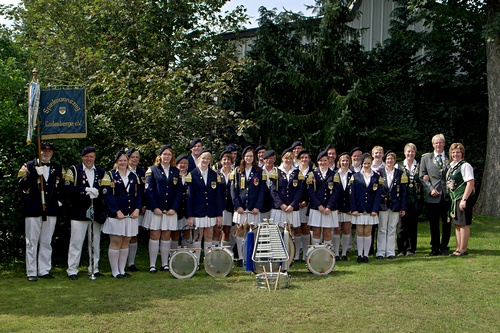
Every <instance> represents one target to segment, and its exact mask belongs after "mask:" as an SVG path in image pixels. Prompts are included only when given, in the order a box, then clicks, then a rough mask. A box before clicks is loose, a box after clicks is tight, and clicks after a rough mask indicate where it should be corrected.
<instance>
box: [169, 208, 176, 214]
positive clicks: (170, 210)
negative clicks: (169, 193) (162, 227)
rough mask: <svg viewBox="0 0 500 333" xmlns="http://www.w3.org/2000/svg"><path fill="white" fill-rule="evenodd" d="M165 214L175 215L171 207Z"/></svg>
mask: <svg viewBox="0 0 500 333" xmlns="http://www.w3.org/2000/svg"><path fill="white" fill-rule="evenodd" d="M167 215H175V210H173V209H169V210H168V211H167Z"/></svg>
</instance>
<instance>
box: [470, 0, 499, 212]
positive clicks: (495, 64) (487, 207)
mask: <svg viewBox="0 0 500 333" xmlns="http://www.w3.org/2000/svg"><path fill="white" fill-rule="evenodd" d="M487 15H488V23H489V26H490V27H491V23H493V22H494V19H495V17H498V16H499V15H500V0H489V1H488V3H487ZM490 29H492V30H490V33H489V34H487V37H486V52H487V76H488V106H489V113H488V114H489V116H488V138H487V147H486V162H485V165H484V174H483V181H482V184H481V191H480V194H479V198H478V200H477V203H476V207H475V209H474V212H475V213H476V214H480V215H488V216H497V217H500V153H499V149H500V44H499V42H500V34H499V31H498V30H495V28H494V27H493V28H490Z"/></svg>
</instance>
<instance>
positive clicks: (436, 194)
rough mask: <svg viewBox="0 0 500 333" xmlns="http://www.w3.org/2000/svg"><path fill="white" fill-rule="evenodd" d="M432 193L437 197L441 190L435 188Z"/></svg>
mask: <svg viewBox="0 0 500 333" xmlns="http://www.w3.org/2000/svg"><path fill="white" fill-rule="evenodd" d="M430 194H431V197H434V198H435V197H437V196H438V195H439V192H438V191H437V190H436V189H434V190H432V191H431V193H430Z"/></svg>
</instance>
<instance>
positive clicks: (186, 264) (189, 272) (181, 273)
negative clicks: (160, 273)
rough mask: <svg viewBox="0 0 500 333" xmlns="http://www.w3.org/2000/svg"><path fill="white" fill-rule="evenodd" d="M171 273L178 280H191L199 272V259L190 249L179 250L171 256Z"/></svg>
mask: <svg viewBox="0 0 500 333" xmlns="http://www.w3.org/2000/svg"><path fill="white" fill-rule="evenodd" d="M169 267H170V269H169V270H170V273H171V274H172V275H173V276H174V277H176V278H178V279H189V278H190V277H192V276H193V275H194V274H195V273H196V271H197V270H198V258H197V257H196V254H195V253H194V251H192V250H190V249H178V250H177V251H175V252H174V253H173V254H172V255H171V256H170V261H169Z"/></svg>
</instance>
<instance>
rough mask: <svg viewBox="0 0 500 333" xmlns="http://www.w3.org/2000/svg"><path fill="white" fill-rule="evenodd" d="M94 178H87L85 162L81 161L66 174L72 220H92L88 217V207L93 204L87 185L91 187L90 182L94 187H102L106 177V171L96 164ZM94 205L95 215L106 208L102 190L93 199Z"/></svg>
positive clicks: (66, 188)
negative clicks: (86, 190)
mask: <svg viewBox="0 0 500 333" xmlns="http://www.w3.org/2000/svg"><path fill="white" fill-rule="evenodd" d="M94 167H95V170H94V179H87V175H86V174H85V171H83V164H82V163H79V164H76V165H73V166H72V167H70V168H69V169H68V170H66V174H65V175H64V180H65V182H64V185H65V186H64V187H65V190H66V192H67V194H68V195H67V196H68V199H69V205H70V214H69V215H70V218H71V219H72V220H79V221H90V220H89V219H88V218H87V209H89V207H90V205H91V201H90V197H89V196H88V195H87V193H86V192H85V188H86V187H90V183H92V184H93V187H94V188H96V189H98V190H99V192H101V191H100V189H101V183H102V179H103V178H104V174H105V171H104V169H103V168H100V167H98V166H96V165H95V166H94ZM93 205H94V216H98V215H100V213H101V212H102V211H103V210H105V209H106V208H105V205H104V200H103V199H102V192H101V193H100V195H99V197H98V198H96V199H94V200H93Z"/></svg>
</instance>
